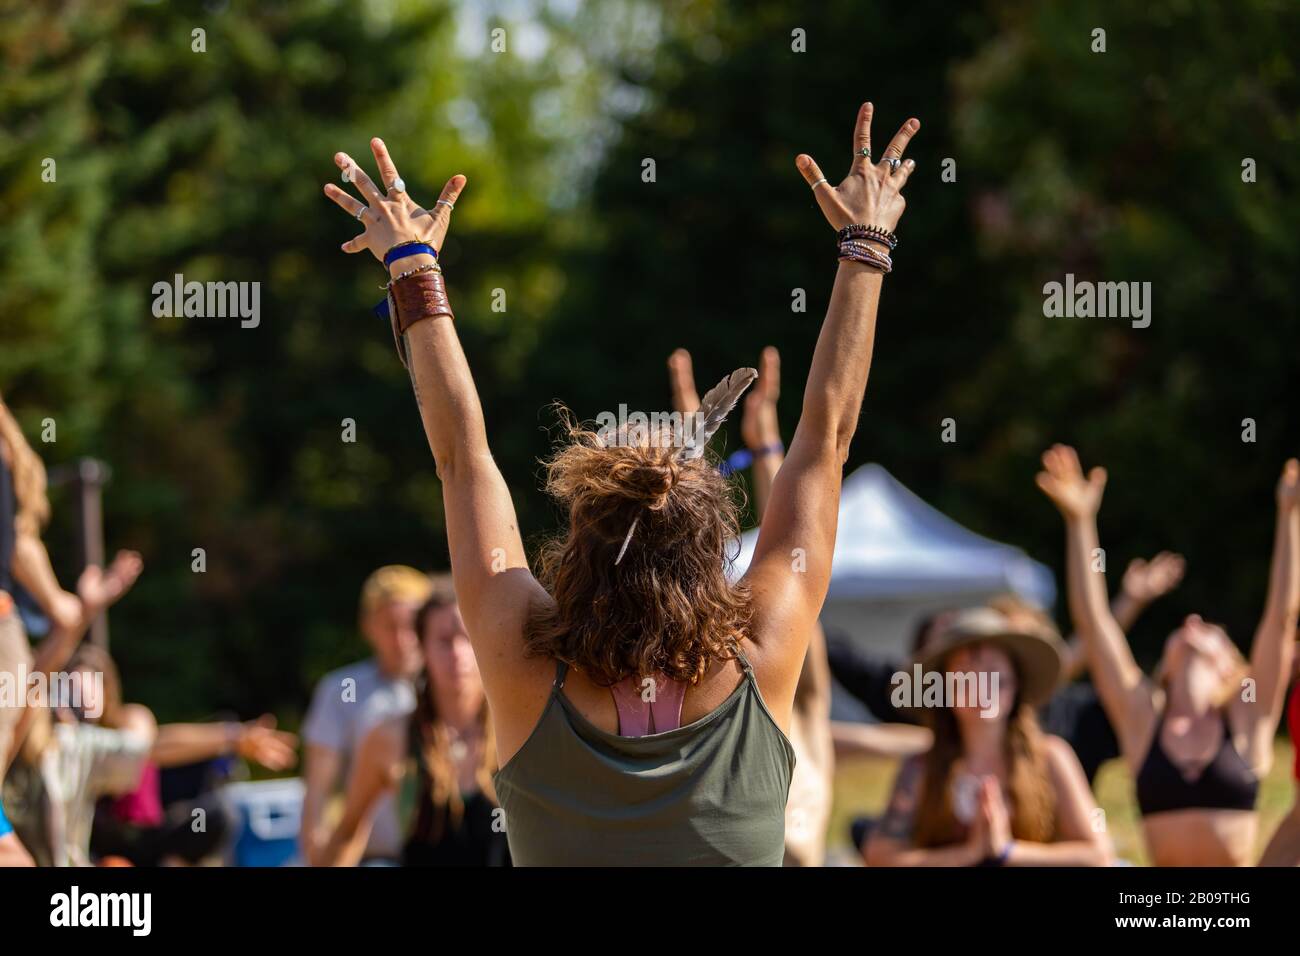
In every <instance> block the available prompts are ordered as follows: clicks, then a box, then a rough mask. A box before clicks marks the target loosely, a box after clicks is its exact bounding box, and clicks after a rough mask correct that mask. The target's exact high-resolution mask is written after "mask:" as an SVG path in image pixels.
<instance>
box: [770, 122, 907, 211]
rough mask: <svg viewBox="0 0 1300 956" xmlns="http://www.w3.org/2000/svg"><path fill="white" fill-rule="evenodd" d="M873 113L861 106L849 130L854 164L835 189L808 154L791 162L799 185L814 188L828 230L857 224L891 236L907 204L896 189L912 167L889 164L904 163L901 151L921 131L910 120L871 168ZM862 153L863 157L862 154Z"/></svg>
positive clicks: (900, 186)
mask: <svg viewBox="0 0 1300 956" xmlns="http://www.w3.org/2000/svg"><path fill="white" fill-rule="evenodd" d="M873 112H874V107H873V106H872V105H871V104H870V103H863V104H862V106H861V107H860V108H859V109H858V121H857V123H856V125H855V126H854V128H853V162H852V164H851V165H850V166H849V174H848V176H846V177H845V178H844V181H843V182H842V183H840V184H839V185H838V186H832V185H831V184H830V183H829V182H827V181H826V180H825V176H823V174H822V171H821V169H820V168H819V167H818V165H817V163H816V162H815V161H814V160H813V158H812V157H811V156H809V155H808V154H807V153H800V154H799V155H798V156H796V157H795V161H794V162H795V166H797V167H798V168H799V172H800V173H802V174H803V178H804V182H806V183H807V184H808V185H809V186H812V187H813V195H814V196H816V197H817V205H819V206H820V207H821V210H822V213H823V214H824V215H825V216H826V220H827V221H828V222H829V223H830V224H831V228H832V229H837V230H838V229H842V228H843V227H845V226H848V225H854V224H857V225H863V226H879V227H880V228H882V229H888V230H890V231H891V232H892V231H893V230H894V229H895V228H896V227H897V226H898V220H899V219H900V218H901V217H902V215H903V209H904V207H905V206H906V205H907V203H906V202H905V201H904V200H903V196H902V193H901V192H900V190H901V189H902V188H903V186H904V185H906V183H907V177H908V176H910V175H911V174H912V170H913V169H915V168H916V163H914V162H912V160H910V159H909V160H906V161H903V162H900V163H899V164H898V165H897V166H895V165H894V164H893V163H892V162H890V160H902V159H903V150H905V149H907V144H908V142H909V141H910V140H911V139H912V137H913V136H914V135H915V134H916V131H917V130H919V129H920V128H921V121H920V120H919V119H916V118H915V117H913V118H912V119H909V120H908V121H907V122H906V123H904V124H903V126H902V128H901V129H900V130H899V131H898V132H897V133H895V134H894V138H893V139H892V140H890V141H889V145H888V146H886V147H885V151H884V153H882V154H881V157H880V159H879V160H878V161H877V162H875V163H872V162H871V159H870V156H869V154H870V152H871V116H872V113H873ZM864 149H865V150H866V151H867V154H868V155H863V150H864Z"/></svg>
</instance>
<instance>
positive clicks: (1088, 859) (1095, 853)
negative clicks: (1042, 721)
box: [1006, 737, 1113, 866]
mask: <svg viewBox="0 0 1300 956" xmlns="http://www.w3.org/2000/svg"><path fill="white" fill-rule="evenodd" d="M1045 744H1046V747H1047V771H1048V775H1049V776H1050V777H1051V782H1052V788H1053V790H1054V791H1055V793H1056V832H1057V840H1056V842H1054V843H1028V842H1025V841H1017V842H1016V844H1015V845H1014V846H1013V847H1012V849H1011V852H1010V853H1009V854H1008V856H1007V860H1006V865H1007V866H1109V865H1110V862H1111V857H1112V855H1113V853H1112V849H1111V844H1110V839H1109V838H1108V837H1107V836H1106V831H1105V829H1104V828H1103V827H1099V826H1094V825H1093V811H1094V810H1095V807H1096V805H1095V802H1094V801H1093V798H1092V791H1091V790H1090V789H1089V788H1088V778H1087V777H1086V776H1085V775H1084V773H1083V767H1081V766H1080V765H1079V758H1078V757H1077V756H1075V753H1074V751H1073V750H1071V749H1070V745H1069V744H1067V743H1066V742H1065V741H1064V740H1061V739H1060V738H1059V737H1047V738H1046V740H1045Z"/></svg>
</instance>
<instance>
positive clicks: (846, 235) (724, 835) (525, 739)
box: [325, 103, 920, 866]
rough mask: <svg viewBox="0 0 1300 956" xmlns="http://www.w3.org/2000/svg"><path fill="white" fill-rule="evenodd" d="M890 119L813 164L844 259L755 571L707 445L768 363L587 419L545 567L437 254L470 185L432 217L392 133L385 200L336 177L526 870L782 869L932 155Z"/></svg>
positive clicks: (562, 474) (567, 464)
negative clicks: (477, 676)
mask: <svg viewBox="0 0 1300 956" xmlns="http://www.w3.org/2000/svg"><path fill="white" fill-rule="evenodd" d="M871 116H872V107H871V104H869V103H868V104H864V105H863V106H862V107H861V109H860V110H859V112H858V118H857V123H856V126H855V129H854V133H853V160H852V165H851V167H850V170H849V174H848V176H847V177H846V178H845V179H844V181H843V182H842V183H840V184H839V185H838V186H833V185H831V184H830V183H829V182H828V181H827V179H826V178H825V177H824V176H823V175H822V174H821V171H820V170H819V169H818V167H817V165H816V163H814V162H813V160H812V158H811V157H809V156H806V155H801V156H799V157H797V159H796V166H797V168H798V169H799V171H800V173H801V174H802V175H803V177H804V180H805V182H806V184H807V185H808V186H810V187H811V188H812V191H813V195H814V197H815V198H816V201H817V203H818V205H819V206H820V207H821V210H822V212H823V214H824V215H825V216H826V218H827V220H828V221H829V222H830V225H831V226H832V228H834V229H836V230H839V236H838V239H839V246H838V250H839V259H840V261H839V264H838V268H837V271H836V274H835V282H834V286H833V288H832V290H831V297H830V305H829V308H828V310H827V313H826V318H825V320H824V322H823V324H822V328H821V333H820V336H819V338H818V341H817V348H816V352H815V354H814V356H813V362H812V368H811V372H810V374H809V377H808V383H807V388H806V390H805V393H804V399H803V408H802V414H801V417H800V420H799V425H798V428H797V429H796V430H795V433H794V437H793V440H792V441H791V443H790V448H789V454H788V455H787V457H786V459H785V462H784V463H783V465H782V467H781V470H780V472H779V474H777V476H776V478H775V481H774V485H773V488H772V493H771V501H770V502H769V503H768V505H767V508H766V512H765V514H764V518H763V526H762V531H761V534H760V537H759V541H758V544H757V548H756V551H755V554H754V560H753V562H752V564H751V566H750V569H749V571H748V572H747V573H746V575H745V577H744V578H743V579H742V580H741V581H740V582H739V583H738V584H736V585H732V584H731V583H730V582H728V580H727V577H726V571H725V565H724V561H723V558H724V557H725V556H726V551H727V548H728V546H729V542H732V541H733V539H734V538H735V536H736V532H737V530H738V528H737V521H738V518H737V511H738V509H737V504H736V501H735V497H734V494H733V489H732V486H731V485H730V483H729V482H728V480H727V479H726V478H724V477H723V476H722V475H721V474H720V473H719V471H718V469H717V467H716V466H715V465H713V464H712V463H710V462H709V461H708V460H706V458H705V457H704V456H703V452H704V446H705V444H706V443H707V440H708V436H709V435H711V434H712V433H713V432H714V431H715V430H716V429H717V427H718V426H719V425H720V424H721V422H722V420H723V419H724V418H725V416H726V413H727V412H728V411H729V410H730V408H731V407H732V406H734V404H735V402H736V401H737V400H738V399H739V397H740V395H741V394H742V393H743V391H744V388H745V387H746V386H747V385H748V384H749V382H751V381H752V380H753V377H754V372H753V370H752V369H742V370H739V371H737V372H735V373H732V375H730V376H728V377H727V378H726V379H724V380H723V382H722V384H721V385H719V386H718V387H717V388H715V389H713V390H711V391H710V392H707V393H706V394H705V395H704V398H703V399H702V401H701V410H700V416H699V422H700V428H699V430H698V431H694V432H691V433H689V434H685V435H676V436H674V435H667V434H665V433H664V432H662V431H652V432H649V433H645V434H633V433H632V432H630V431H628V430H624V431H622V432H619V433H606V434H599V435H598V434H596V433H593V432H590V431H585V430H582V429H580V428H576V427H575V428H573V429H572V431H571V434H570V441H569V443H568V444H566V445H565V446H564V447H562V448H561V449H559V451H558V452H557V453H556V454H555V456H554V457H553V458H552V459H551V461H550V462H549V464H548V473H547V489H548V491H550V492H551V494H552V495H554V496H555V498H556V499H557V500H558V501H559V502H560V503H561V504H562V505H564V506H565V507H566V508H567V511H568V516H569V522H568V528H567V531H566V532H565V533H564V534H563V535H562V536H560V537H558V538H556V539H555V540H554V541H553V542H552V543H551V545H550V546H549V547H548V548H547V549H546V550H545V551H544V553H543V554H542V555H541V558H540V560H539V565H538V568H539V571H538V575H537V576H536V577H534V575H533V573H532V572H531V571H530V569H529V564H528V559H527V557H526V555H525V553H524V547H523V542H522V539H521V537H520V533H519V529H518V525H517V522H516V518H515V510H514V505H513V504H512V502H511V499H510V493H509V491H508V489H507V487H506V484H505V481H504V479H503V478H502V475H501V473H500V472H499V471H498V469H497V466H496V463H495V462H494V461H493V459H492V455H491V452H490V451H489V449H488V442H487V428H486V425H485V422H484V420H483V413H482V408H481V405H480V403H479V399H478V395H477V392H476V390H475V386H474V381H473V378H472V377H471V375H470V370H469V365H468V363H467V361H466V358H465V354H464V352H463V351H462V349H461V345H460V341H459V339H458V337H457V335H456V327H455V324H454V322H453V319H452V313H451V308H450V305H449V302H448V299H447V295H446V290H445V287H444V286H443V281H442V275H441V272H440V271H439V267H438V264H437V260H436V258H435V255H434V253H435V252H436V250H437V248H439V247H440V246H441V243H442V241H443V239H444V238H445V236H446V233H447V229H448V225H449V223H450V220H451V210H452V208H453V205H454V203H455V202H456V200H457V198H458V197H459V196H460V193H461V190H462V189H463V188H464V186H465V177H463V176H454V177H453V178H452V179H451V180H450V181H448V183H447V184H446V186H445V187H444V189H443V191H442V195H441V197H440V198H439V200H438V201H437V203H436V204H435V205H434V206H433V208H432V210H431V211H428V210H425V209H423V208H422V207H420V206H419V205H417V204H416V203H415V201H414V200H412V199H411V197H410V196H409V195H408V194H407V193H406V191H405V183H403V182H402V180H401V179H400V177H399V176H398V172H397V169H396V168H395V167H394V164H393V161H392V159H391V158H390V157H389V155H388V151H387V149H386V148H385V146H384V144H383V143H382V142H381V141H380V140H378V139H376V140H372V141H371V147H372V150H373V152H374V155H375V160H376V162H377V163H378V167H379V173H380V176H381V178H382V181H383V183H384V186H385V187H386V190H381V189H380V187H378V186H376V185H375V183H374V182H373V181H372V180H371V179H370V178H369V176H367V175H366V173H365V172H364V171H363V170H361V169H360V167H358V165H357V164H356V163H355V162H354V161H353V160H352V159H351V158H350V157H349V156H347V155H346V154H343V153H339V154H337V155H336V156H335V162H336V163H337V164H338V166H339V167H340V169H341V170H342V171H343V173H344V178H345V180H347V181H351V182H355V183H356V185H357V187H358V188H359V190H360V192H361V195H362V196H363V198H364V200H365V201H364V202H362V201H359V200H357V199H356V198H354V197H352V196H351V195H350V194H348V193H347V192H345V191H344V190H342V189H340V188H338V187H337V186H334V185H332V184H331V185H329V186H326V187H325V191H326V194H327V195H328V196H329V197H330V198H331V199H333V200H334V201H335V202H336V203H338V205H340V206H341V207H343V208H344V209H345V210H346V211H347V212H349V213H350V214H351V215H353V216H355V217H357V218H358V219H359V220H360V221H361V223H362V224H363V225H364V227H365V231H364V232H363V233H362V234H361V235H359V236H357V237H356V238H355V239H353V240H351V241H349V242H348V243H346V244H345V245H344V250H345V251H347V252H362V251H368V252H370V253H372V254H373V255H374V256H375V257H376V258H377V259H380V260H381V261H385V264H386V265H387V266H388V267H389V270H390V273H391V275H392V276H393V277H394V279H393V282H392V283H391V285H390V287H389V311H390V319H391V321H392V323H393V330H394V335H395V338H396V339H397V343H398V346H399V352H400V354H401V355H402V358H403V361H404V362H405V363H406V364H407V367H408V369H409V371H410V374H411V377H412V380H413V383H414V386H415V393H416V397H417V400H418V402H419V406H420V413H421V416H422V418H423V421H424V430H425V435H426V436H427V438H428V441H429V445H430V448H431V449H432V452H433V456H434V461H435V463H436V465H437V469H438V475H439V477H440V478H441V480H442V489H443V501H444V511H445V514H446V516H447V533H448V538H449V541H450V550H451V564H452V573H453V576H454V580H455V585H456V593H457V596H458V598H459V600H460V607H461V611H462V613H463V615H464V619H465V624H466V626H467V628H468V632H469V636H470V639H471V641H472V643H473V647H474V653H475V656H476V658H477V660H478V663H479V667H480V670H481V673H482V678H483V684H484V688H485V690H486V692H487V697H488V701H489V703H490V706H491V713H492V721H493V725H494V731H495V736H496V741H497V749H498V753H499V757H500V760H501V770H500V771H499V772H498V773H497V775H496V778H495V783H496V790H497V795H498V797H499V799H500V802H501V806H502V808H503V809H504V811H505V825H506V830H507V834H508V838H509V844H510V852H511V856H512V858H513V860H514V862H515V864H516V865H524V866H528V865H560V864H577V865H584V864H587V865H620V864H622V865H657V864H661V865H728V864H730V865H768V866H779V865H781V862H782V856H783V842H784V815H785V807H786V797H787V793H788V790H789V785H790V777H791V771H792V764H793V754H792V751H791V748H790V744H789V741H788V739H787V736H786V735H787V733H788V731H789V729H790V724H791V712H792V708H793V703H794V698H795V691H796V687H797V685H798V682H799V674H800V670H801V666H802V664H803V661H804V657H805V654H806V652H807V649H808V637H809V635H810V634H811V633H812V632H813V628H814V624H815V622H816V619H817V615H818V613H819V611H820V610H821V605H822V601H823V599H824V598H825V596H826V589H827V586H828V583H829V578H830V567H831V553H832V551H833V550H834V544H835V540H834V539H835V527H836V515H837V512H838V508H839V497H840V480H841V474H842V469H843V466H844V462H845V460H846V458H847V456H848V451H849V442H850V440H851V438H852V436H853V433H854V430H855V429H856V426H857V419H858V414H859V411H860V409H861V405H862V397H863V392H864V389H865V387H866V382H867V371H868V368H869V367H870V364H871V352H872V345H873V341H874V338H875V321H876V309H877V305H878V303H879V299H880V291H881V285H882V282H883V279H884V274H885V272H887V271H888V270H889V269H890V268H891V267H892V262H891V260H890V257H889V252H890V251H891V250H892V248H893V245H894V243H895V242H896V239H895V237H894V233H893V230H894V228H895V227H896V225H897V223H898V220H899V217H900V216H901V215H902V212H903V206H904V202H903V197H902V195H901V194H900V190H901V189H902V187H903V186H904V184H905V183H906V182H907V179H908V176H909V174H910V173H911V171H912V168H913V164H912V163H911V161H910V160H909V161H904V160H903V158H902V157H903V151H904V150H905V149H906V147H907V144H908V141H909V140H910V139H911V137H912V136H913V134H914V133H915V132H916V131H917V130H918V129H919V128H920V123H919V122H918V121H917V120H915V119H911V120H908V121H907V122H906V123H905V124H904V125H903V127H902V128H901V129H900V130H899V131H898V133H897V134H896V135H895V136H894V138H893V139H892V140H891V141H890V142H889V144H888V146H887V147H886V148H885V150H884V152H883V154H882V158H881V159H880V161H879V162H873V161H872V157H871ZM796 557H798V558H799V560H796Z"/></svg>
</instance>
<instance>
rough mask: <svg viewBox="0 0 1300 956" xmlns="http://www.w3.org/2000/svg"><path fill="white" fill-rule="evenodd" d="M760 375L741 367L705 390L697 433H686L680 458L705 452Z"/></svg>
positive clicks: (683, 459)
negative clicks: (741, 397) (711, 439)
mask: <svg viewBox="0 0 1300 956" xmlns="http://www.w3.org/2000/svg"><path fill="white" fill-rule="evenodd" d="M756 378H758V372H757V371H756V370H755V369H752V368H738V369H736V370H735V371H734V372H732V373H731V374H730V375H728V376H727V377H726V378H724V379H723V380H722V381H721V382H719V383H718V384H717V385H715V386H713V388H711V389H709V390H708V392H706V393H705V395H704V398H702V399H700V409H699V411H697V412H696V413H695V418H694V419H693V421H694V422H695V423H696V424H695V432H694V433H693V434H691V435H688V436H686V442H685V443H684V446H683V448H682V450H681V451H679V452H678V453H677V458H678V460H679V461H693V460H695V459H696V458H699V457H700V456H701V455H703V454H704V449H705V448H707V447H708V444H709V439H710V438H712V437H713V436H714V433H716V432H717V430H718V429H719V428H721V427H722V423H723V422H725V421H726V420H727V416H728V415H730V414H731V410H732V409H733V408H735V407H736V403H737V402H738V401H740V396H741V395H743V394H745V389H747V388H749V386H750V385H752V384H754V379H756Z"/></svg>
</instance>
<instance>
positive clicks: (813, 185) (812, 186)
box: [808, 176, 826, 189]
mask: <svg viewBox="0 0 1300 956" xmlns="http://www.w3.org/2000/svg"><path fill="white" fill-rule="evenodd" d="M824 182H826V177H825V176H823V177H822V178H821V179H819V180H817V182H815V183H813V184H812V185H811V186H809V187H808V188H809V189H816V188H817V187H818V186H820V185H821V184H822V183H824Z"/></svg>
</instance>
